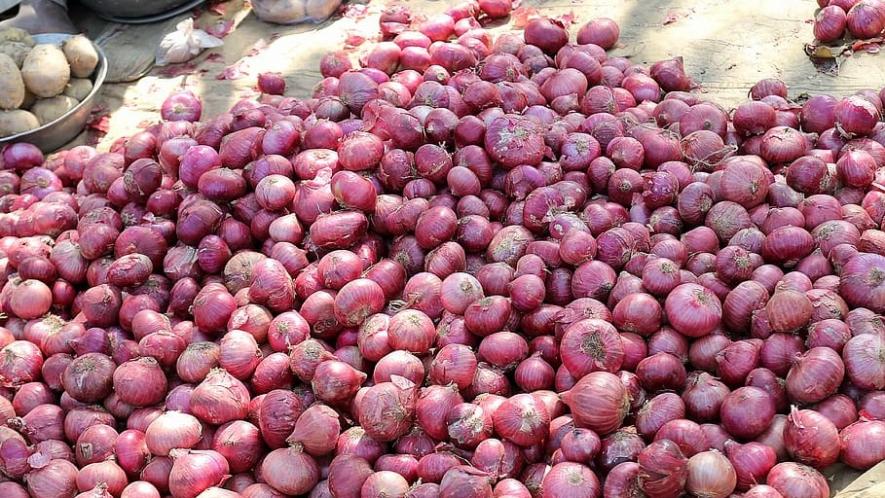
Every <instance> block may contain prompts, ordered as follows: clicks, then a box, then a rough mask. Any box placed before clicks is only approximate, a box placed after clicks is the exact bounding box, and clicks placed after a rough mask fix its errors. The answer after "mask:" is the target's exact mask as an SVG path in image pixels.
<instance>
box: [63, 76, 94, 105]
mask: <svg viewBox="0 0 885 498" xmlns="http://www.w3.org/2000/svg"><path fill="white" fill-rule="evenodd" d="M91 91H92V80H89V79H86V78H71V81H69V82H68V86H66V87H65V95H67V96H68V97H73V98H75V99H77V100H78V101H82V100H83V99H85V98H86V96H87V95H89V92H91Z"/></svg>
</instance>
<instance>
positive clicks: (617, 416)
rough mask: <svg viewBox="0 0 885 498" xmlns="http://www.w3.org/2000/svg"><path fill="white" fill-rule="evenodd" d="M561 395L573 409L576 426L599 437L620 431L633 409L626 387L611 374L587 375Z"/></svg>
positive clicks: (594, 373)
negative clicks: (619, 428)
mask: <svg viewBox="0 0 885 498" xmlns="http://www.w3.org/2000/svg"><path fill="white" fill-rule="evenodd" d="M561 396H562V400H563V402H565V404H566V405H568V406H569V408H571V409H572V413H573V415H574V417H575V423H576V424H577V425H579V426H583V427H587V428H588V429H592V430H593V431H595V432H597V433H599V434H608V433H609V432H612V431H614V430H615V429H617V428H618V427H619V426H620V425H621V423H622V422H623V420H624V417H625V416H626V415H627V411H628V410H629V408H630V399H629V397H628V396H627V390H626V389H625V388H624V385H623V384H621V381H620V379H618V378H617V377H616V376H615V375H613V374H610V373H608V372H592V373H589V374H587V375H585V376H584V377H583V378H581V380H579V381H578V383H577V384H575V386H574V387H573V388H572V389H571V390H569V391H566V392H565V393H563V394H562V395H561Z"/></svg>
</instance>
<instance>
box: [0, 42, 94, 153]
mask: <svg viewBox="0 0 885 498" xmlns="http://www.w3.org/2000/svg"><path fill="white" fill-rule="evenodd" d="M32 36H33V38H34V41H35V42H37V43H38V44H40V43H52V44H57V45H60V44H61V43H63V42H64V41H65V40H67V39H68V38H70V37H71V36H73V35H67V34H59V33H47V34H42V35H32ZM92 45H93V46H94V47H95V50H96V52H98V66H96V67H95V71H94V72H93V73H92V91H91V92H89V95H87V96H86V98H85V99H83V100H82V101H81V102H80V103H79V104H77V105H76V107H74V108H73V109H71V110H70V111H68V112H66V113H65V114H63V115H62V116H61V117H59V118H57V119H56V120H55V121H52V122H49V123H46V124H45V125H42V126H40V127H39V128H34V129H33V130H29V131H26V132H23V133H18V134H16V135H10V136H8V137H2V138H0V146H3V145H4V144H9V143H15V142H28V143H32V144H34V145H36V146H37V147H39V148H40V150H42V151H43V152H51V151H54V150H56V149H58V148H59V147H61V146H63V145H64V144H66V143H68V142H70V141H71V140H72V139H73V138H74V137H76V136H77V135H79V134H80V132H81V131H83V128H85V127H86V123H88V122H89V115H90V114H91V113H92V108H93V104H94V103H95V98H96V95H98V93H99V92H100V91H101V86H102V84H103V83H104V79H105V77H106V76H107V73H108V60H107V57H105V54H104V52H103V51H102V50H101V47H99V46H98V45H96V44H95V43H94V42H93V43H92Z"/></svg>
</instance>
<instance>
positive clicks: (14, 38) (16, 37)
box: [0, 28, 34, 48]
mask: <svg viewBox="0 0 885 498" xmlns="http://www.w3.org/2000/svg"><path fill="white" fill-rule="evenodd" d="M6 42H16V43H23V44H24V45H26V46H28V48H30V47H33V46H34V39H33V38H31V35H30V34H29V33H28V32H27V31H25V30H23V29H21V28H3V29H0V44H2V43H6Z"/></svg>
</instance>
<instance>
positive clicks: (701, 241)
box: [0, 0, 885, 498]
mask: <svg viewBox="0 0 885 498" xmlns="http://www.w3.org/2000/svg"><path fill="white" fill-rule="evenodd" d="M843 3H844V2H843ZM867 3H869V2H866V1H865V0H862V1H861V2H859V3H857V5H855V6H854V7H853V9H857V8H858V6H860V5H862V4H867ZM510 8H511V4H510V1H509V0H478V1H468V2H465V3H463V4H460V5H458V6H457V7H453V8H452V9H450V10H449V11H448V12H447V13H446V14H443V15H440V16H435V17H431V18H429V19H421V20H418V19H412V18H411V16H410V14H409V12H408V11H407V10H406V9H405V8H403V7H395V8H391V9H388V10H386V11H385V12H384V13H383V15H382V17H381V31H382V34H383V39H384V40H385V41H382V42H380V43H378V44H377V45H375V46H374V47H373V48H371V50H370V51H368V53H366V54H365V56H364V57H363V59H362V60H361V65H360V66H357V65H354V64H353V62H352V61H351V59H350V58H349V57H348V55H347V54H345V53H343V52H335V53H330V54H328V55H326V56H325V57H324V58H323V60H322V65H321V68H320V69H321V71H322V74H323V76H324V79H323V80H322V81H321V82H320V83H319V84H318V85H317V87H316V89H315V91H314V95H313V96H312V97H310V98H305V99H299V98H294V97H286V96H283V93H284V89H285V80H284V79H283V78H282V77H281V76H280V75H275V74H264V75H262V76H261V77H260V78H259V87H260V88H261V89H262V91H263V92H264V93H263V95H262V96H261V98H260V99H259V100H258V101H254V100H243V101H240V102H238V103H237V104H236V105H235V106H234V107H233V108H232V109H231V110H230V112H228V113H224V114H222V115H220V116H216V117H213V118H211V119H206V120H203V121H200V120H201V118H202V116H201V114H202V106H201V104H200V101H199V100H198V99H197V98H196V97H195V96H194V95H193V94H190V93H188V92H181V93H177V94H175V95H172V96H170V97H169V98H168V99H167V100H166V102H165V103H164V105H163V108H162V116H163V121H162V122H161V123H159V124H156V125H155V126H151V127H150V128H148V129H146V130H145V131H142V132H139V133H136V134H135V135H133V136H131V137H128V138H125V139H121V140H118V141H117V142H115V143H113V144H112V145H111V147H110V150H109V151H107V152H99V151H97V150H96V149H94V148H92V147H88V146H78V147H74V148H72V149H70V150H65V151H62V152H60V153H57V154H53V155H51V156H49V157H46V158H44V156H43V154H41V153H40V152H39V150H38V149H37V148H36V147H34V146H32V145H27V144H15V145H10V146H7V147H5V148H4V149H2V152H0V167H2V170H0V188H2V189H3V190H2V196H0V276H2V290H0V311H2V313H3V314H4V315H3V316H4V318H3V319H2V321H0V324H2V326H0V348H2V349H0V383H2V387H0V394H2V396H0V415H2V417H0V421H2V422H3V424H2V425H0V471H2V478H0V496H3V497H4V498H6V497H10V498H19V497H25V496H31V497H34V498H70V497H74V496H77V497H84V498H107V497H114V498H157V497H161V496H172V497H173V498H196V497H199V498H227V497H236V496H240V497H244V498H277V497H284V496H309V497H312V498H319V497H328V496H334V497H339V498H360V497H362V498H370V497H379V496H386V497H412V498H430V497H437V496H438V497H443V498H450V497H451V498H454V497H458V498H491V497H508V498H528V497H545V498H546V497H563V496H569V497H601V496H605V497H610V498H627V497H634V498H635V497H638V496H644V497H648V498H676V497H679V496H685V495H689V496H696V497H703V498H725V497H733V496H742V497H744V498H827V497H828V496H829V486H828V483H827V480H826V479H825V478H824V476H823V474H821V472H820V471H821V470H822V469H824V468H826V467H828V466H830V465H832V464H834V463H836V462H842V463H844V464H846V465H848V466H850V467H852V468H855V469H858V470H864V469H868V468H870V467H872V466H873V465H875V464H877V463H878V462H880V461H882V460H883V459H885V390H883V389H885V320H883V317H882V316H881V314H882V313H883V312H885V230H882V225H883V218H885V123H883V122H882V121H881V116H882V107H883V100H885V89H883V90H880V91H875V90H863V91H859V92H857V93H856V94H854V95H850V96H847V97H844V98H836V97H831V96H827V95H816V96H813V97H810V98H808V99H807V100H806V101H804V102H802V103H797V102H794V101H791V100H789V99H788V91H787V87H786V85H785V84H784V83H783V82H781V81H779V80H774V79H767V80H763V81H760V82H759V83H758V84H756V85H755V86H753V88H752V89H751V90H750V97H751V99H752V100H749V101H747V102H745V103H742V104H740V105H739V106H738V107H737V108H736V109H734V111H733V112H732V111H727V110H725V109H723V108H721V107H719V106H718V105H716V104H715V103H712V102H710V101H707V100H706V99H705V98H704V97H703V96H702V95H701V94H699V93H697V92H695V91H694V89H695V87H696V85H695V83H694V82H693V81H692V80H691V79H690V78H689V77H688V76H687V75H686V74H685V71H684V70H683V65H682V60H681V59H679V58H676V59H671V60H665V61H660V62H657V63H655V64H653V65H651V66H650V67H645V66H642V65H638V64H634V63H632V62H630V61H628V60H627V59H624V58H620V57H609V56H608V55H606V50H607V49H609V48H611V47H612V46H613V45H614V44H615V43H616V42H617V39H618V35H619V32H618V27H617V25H616V24H615V23H614V22H613V21H611V20H609V19H595V20H592V21H590V22H588V23H587V24H585V25H583V26H581V27H580V29H578V30H577V33H571V35H576V37H573V36H570V33H569V32H568V31H567V29H566V28H565V27H563V25H562V24H560V23H559V22H558V21H556V20H551V19H547V18H543V17H536V18H533V19H531V20H529V21H528V24H527V25H526V26H525V30H524V32H521V33H507V34H501V35H499V36H497V37H493V36H492V34H491V33H490V32H489V31H487V30H486V29H484V28H483V25H485V23H486V22H488V21H491V20H494V19H496V18H499V17H505V16H507V15H508V13H509V11H510ZM575 41H576V43H575Z"/></svg>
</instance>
